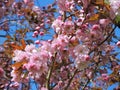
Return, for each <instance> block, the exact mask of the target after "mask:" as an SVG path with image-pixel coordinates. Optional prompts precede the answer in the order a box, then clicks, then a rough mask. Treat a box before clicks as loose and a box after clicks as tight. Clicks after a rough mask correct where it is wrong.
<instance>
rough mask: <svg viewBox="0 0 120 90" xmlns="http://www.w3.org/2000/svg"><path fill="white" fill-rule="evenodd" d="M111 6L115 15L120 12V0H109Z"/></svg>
mask: <svg viewBox="0 0 120 90" xmlns="http://www.w3.org/2000/svg"><path fill="white" fill-rule="evenodd" d="M109 2H110V6H111V8H112V10H113V12H114V14H115V15H118V14H120V10H119V8H120V0H109Z"/></svg>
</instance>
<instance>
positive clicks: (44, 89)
mask: <svg viewBox="0 0 120 90" xmlns="http://www.w3.org/2000/svg"><path fill="white" fill-rule="evenodd" d="M40 90H48V89H47V88H45V87H42V88H41V89H40Z"/></svg>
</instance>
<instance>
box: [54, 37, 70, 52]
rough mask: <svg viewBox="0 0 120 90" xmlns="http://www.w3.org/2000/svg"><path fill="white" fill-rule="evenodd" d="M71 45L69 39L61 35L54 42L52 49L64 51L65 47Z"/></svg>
mask: <svg viewBox="0 0 120 90" xmlns="http://www.w3.org/2000/svg"><path fill="white" fill-rule="evenodd" d="M68 43H69V38H68V36H67V35H59V36H58V37H57V38H56V39H54V40H53V42H52V48H53V49H58V50H63V49H64V48H65V47H67V45H68Z"/></svg>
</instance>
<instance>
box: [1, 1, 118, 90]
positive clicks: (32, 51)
mask: <svg viewBox="0 0 120 90" xmlns="http://www.w3.org/2000/svg"><path fill="white" fill-rule="evenodd" d="M30 1H31V0H24V3H25V4H28V3H29V2H30ZM91 2H92V1H91ZM91 2H90V0H57V4H58V6H59V9H60V16H59V17H58V18H56V19H54V20H53V22H52V23H51V27H52V28H53V29H54V32H55V35H54V36H53V39H52V40H46V41H42V40H37V41H36V42H35V44H38V47H36V46H35V45H33V44H31V45H27V46H26V47H25V49H24V50H15V51H14V57H13V61H14V64H13V66H12V69H13V70H12V72H11V76H12V81H15V82H28V81H29V79H31V78H32V79H34V80H35V81H37V82H38V83H39V84H40V87H42V88H41V89H40V90H47V89H48V90H49V89H50V87H53V90H64V88H67V89H68V88H69V89H70V88H71V89H70V90H75V89H76V88H77V89H78V88H80V86H79V85H82V83H85V81H86V80H88V81H91V79H92V78H95V79H100V80H101V81H105V80H106V81H108V80H110V78H109V76H108V75H107V74H106V73H107V72H106V70H103V71H101V72H99V76H100V78H96V77H95V73H96V72H97V69H98V68H99V69H98V71H100V70H101V69H100V66H105V65H106V64H108V63H109V62H112V60H111V58H113V57H112V56H111V52H112V51H113V50H114V47H113V46H112V45H110V44H109V43H110V41H109V38H110V39H111V33H112V32H113V31H112V28H113V26H112V25H113V21H112V19H109V17H110V18H111V16H109V17H106V16H104V15H102V14H104V12H107V13H108V11H107V9H105V7H104V8H101V6H102V5H98V6H92V5H94V4H95V5H97V4H99V3H94V4H93V2H92V3H91ZM96 2H97V1H96ZM109 2H110V6H111V9H112V11H113V12H114V13H115V15H116V14H117V15H118V14H119V8H120V1H119V0H115V1H113V0H109ZM115 4H117V5H116V6H115ZM79 5H81V6H80V7H79V8H78V7H76V6H79ZM98 7H99V8H100V9H99V8H98ZM87 8H89V9H90V10H87ZM79 9H80V10H79ZM32 10H33V11H34V12H36V13H35V14H37V15H38V17H37V19H38V18H39V19H40V18H41V17H40V16H41V13H43V12H42V11H41V9H39V7H36V6H35V7H33V8H32ZM102 10H103V12H101V11H102ZM96 12H97V13H96ZM70 13H71V14H70ZM73 13H74V14H73ZM100 15H101V16H100ZM28 18H29V17H28ZM112 18H114V17H112ZM39 19H38V20H39ZM44 21H45V20H41V22H40V23H38V25H35V26H34V29H35V31H34V33H33V37H37V36H38V35H41V36H43V35H45V33H44V32H42V29H41V28H43V27H44V26H45V24H46V23H49V24H50V20H48V21H47V22H44ZM46 26H47V25H46ZM109 36H110V37H109ZM116 45H117V46H118V47H119V46H120V42H119V41H118V42H117V44H116ZM117 68H118V67H117ZM0 72H2V70H1V71H0ZM78 77H80V80H79V79H78ZM82 77H85V78H84V79H82ZM71 79H73V81H72V80H71ZM102 83H103V82H102ZM54 84H55V85H54ZM45 85H46V88H47V89H46V88H44V87H45ZM52 85H53V86H52ZM74 85H75V86H76V87H73V86H74ZM67 89H65V90H67Z"/></svg>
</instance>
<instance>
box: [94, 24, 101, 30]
mask: <svg viewBox="0 0 120 90" xmlns="http://www.w3.org/2000/svg"><path fill="white" fill-rule="evenodd" d="M92 30H95V31H96V30H100V25H98V24H94V25H93V26H92Z"/></svg>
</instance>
